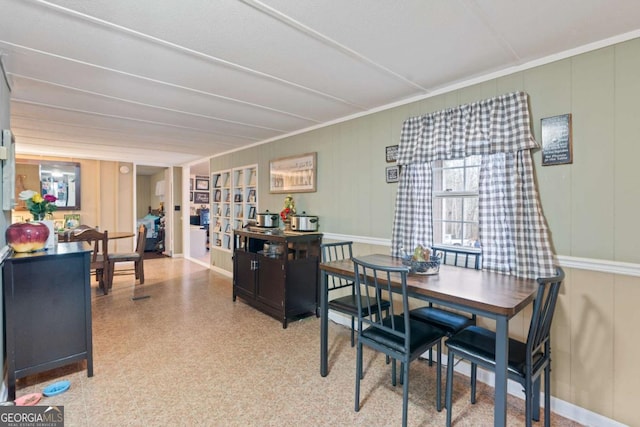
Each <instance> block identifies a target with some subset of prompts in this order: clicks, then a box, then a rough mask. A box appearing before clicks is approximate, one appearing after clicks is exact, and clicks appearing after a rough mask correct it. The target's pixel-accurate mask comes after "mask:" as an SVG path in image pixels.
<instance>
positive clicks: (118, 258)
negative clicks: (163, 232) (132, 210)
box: [108, 224, 147, 287]
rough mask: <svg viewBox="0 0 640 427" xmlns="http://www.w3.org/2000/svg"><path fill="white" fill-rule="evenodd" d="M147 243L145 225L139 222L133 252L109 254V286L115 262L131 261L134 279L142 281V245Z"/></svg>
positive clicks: (111, 282) (111, 281)
mask: <svg viewBox="0 0 640 427" xmlns="http://www.w3.org/2000/svg"><path fill="white" fill-rule="evenodd" d="M146 244H147V227H146V226H145V225H144V224H140V226H139V227H138V237H137V240H136V250H135V252H124V253H120V252H117V253H113V254H109V258H108V259H109V262H108V264H109V277H110V279H111V280H110V283H109V287H111V285H112V284H113V276H114V274H115V264H116V263H117V262H133V263H134V264H133V265H134V268H133V271H134V273H135V278H136V280H140V284H141V285H142V284H143V283H144V247H145V245H146Z"/></svg>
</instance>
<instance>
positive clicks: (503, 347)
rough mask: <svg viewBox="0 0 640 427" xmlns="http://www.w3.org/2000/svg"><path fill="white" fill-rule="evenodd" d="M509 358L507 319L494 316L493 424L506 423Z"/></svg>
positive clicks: (504, 424) (501, 424) (503, 424)
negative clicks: (494, 382)
mask: <svg viewBox="0 0 640 427" xmlns="http://www.w3.org/2000/svg"><path fill="white" fill-rule="evenodd" d="M508 360H509V319H507V317H506V316H498V317H497V318H496V372H495V375H496V380H495V381H496V384H495V406H494V408H493V425H494V426H506V425H507V379H508V376H507V366H508V365H507V362H508Z"/></svg>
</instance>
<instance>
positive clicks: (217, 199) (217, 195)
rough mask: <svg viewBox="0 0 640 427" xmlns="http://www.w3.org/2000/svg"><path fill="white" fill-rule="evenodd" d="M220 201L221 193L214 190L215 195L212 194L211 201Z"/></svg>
mask: <svg viewBox="0 0 640 427" xmlns="http://www.w3.org/2000/svg"><path fill="white" fill-rule="evenodd" d="M220 199H222V192H221V191H220V190H216V191H215V193H213V201H214V202H219V201H220Z"/></svg>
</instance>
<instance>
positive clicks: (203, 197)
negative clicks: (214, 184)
mask: <svg viewBox="0 0 640 427" xmlns="http://www.w3.org/2000/svg"><path fill="white" fill-rule="evenodd" d="M193 203H202V204H203V205H207V204H209V193H205V192H201V191H196V192H194V193H193Z"/></svg>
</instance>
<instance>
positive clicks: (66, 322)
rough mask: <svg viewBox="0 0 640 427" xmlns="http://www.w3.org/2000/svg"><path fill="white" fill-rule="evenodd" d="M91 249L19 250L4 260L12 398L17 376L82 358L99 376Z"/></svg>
mask: <svg viewBox="0 0 640 427" xmlns="http://www.w3.org/2000/svg"><path fill="white" fill-rule="evenodd" d="M90 255H91V248H90V247H89V246H88V245H87V244H85V243H82V242H74V243H59V244H58V245H57V247H56V248H50V249H49V250H46V251H41V252H32V253H13V254H11V255H10V256H9V257H8V258H7V259H6V260H5V262H4V267H3V279H4V310H5V337H6V352H7V368H8V375H7V376H8V398H9V400H13V399H15V397H16V380H17V379H18V378H23V377H26V376H28V375H33V374H36V373H39V372H43V371H48V370H50V369H54V368H58V367H60V366H64V365H67V364H69V363H73V362H76V361H79V360H84V359H86V360H87V376H89V377H91V376H93V350H92V348H93V345H92V335H91V287H90V280H89V262H90Z"/></svg>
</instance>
